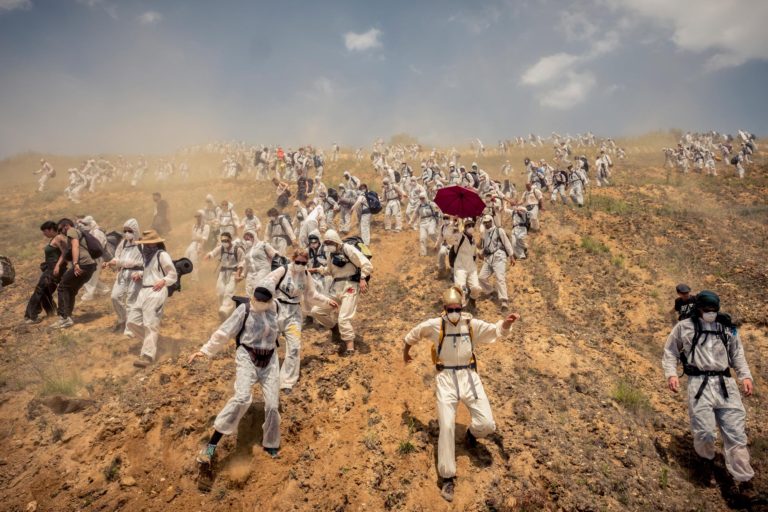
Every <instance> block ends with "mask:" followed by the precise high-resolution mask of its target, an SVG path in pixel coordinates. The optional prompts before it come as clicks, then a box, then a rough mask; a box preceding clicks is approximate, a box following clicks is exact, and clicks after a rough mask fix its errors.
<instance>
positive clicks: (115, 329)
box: [112, 322, 125, 332]
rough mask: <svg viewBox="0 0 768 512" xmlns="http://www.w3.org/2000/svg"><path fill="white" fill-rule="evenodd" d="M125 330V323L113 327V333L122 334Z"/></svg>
mask: <svg viewBox="0 0 768 512" xmlns="http://www.w3.org/2000/svg"><path fill="white" fill-rule="evenodd" d="M124 330H125V324H124V323H123V322H117V323H116V324H115V325H113V326H112V332H122V331H124Z"/></svg>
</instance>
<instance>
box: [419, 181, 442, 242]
mask: <svg viewBox="0 0 768 512" xmlns="http://www.w3.org/2000/svg"><path fill="white" fill-rule="evenodd" d="M416 215H417V217H418V219H419V255H420V256H426V255H427V241H428V240H429V239H431V240H432V241H433V243H434V241H435V240H436V239H437V219H438V218H439V215H440V209H439V208H438V207H437V205H436V204H435V203H434V202H432V201H429V200H428V199H427V193H426V192H421V193H420V194H419V206H418V208H417V209H416Z"/></svg>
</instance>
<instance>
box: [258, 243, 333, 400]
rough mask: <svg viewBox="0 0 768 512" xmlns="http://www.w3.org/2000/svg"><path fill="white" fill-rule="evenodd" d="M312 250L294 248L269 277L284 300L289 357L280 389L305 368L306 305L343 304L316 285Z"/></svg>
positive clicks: (282, 322)
mask: <svg viewBox="0 0 768 512" xmlns="http://www.w3.org/2000/svg"><path fill="white" fill-rule="evenodd" d="M308 263H309V253H308V252H307V251H306V250H305V249H296V250H294V251H293V258H292V261H291V263H288V264H287V265H281V266H279V267H278V268H277V269H275V270H273V271H272V272H270V273H269V274H268V275H267V276H266V277H265V278H264V280H265V281H269V282H270V283H274V289H275V299H276V300H277V302H278V303H279V304H280V312H279V313H278V316H277V325H278V330H279V331H280V334H282V335H283V337H284V338H285V358H284V359H283V364H282V365H281V367H280V391H283V392H285V393H290V392H291V390H292V389H293V386H295V385H296V383H297V382H298V381H299V373H300V369H301V327H302V324H303V319H302V309H304V310H306V309H310V308H312V307H313V306H327V307H329V308H331V309H336V308H338V307H339V305H338V303H337V302H336V301H334V300H332V299H330V298H328V297H326V296H325V295H323V294H322V293H320V292H318V290H317V288H316V287H315V281H314V280H313V279H312V277H310V274H309V272H307V264H308Z"/></svg>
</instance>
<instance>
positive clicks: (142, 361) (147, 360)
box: [133, 354, 155, 368]
mask: <svg viewBox="0 0 768 512" xmlns="http://www.w3.org/2000/svg"><path fill="white" fill-rule="evenodd" d="M154 362H155V361H154V359H152V358H151V357H149V356H147V355H144V354H141V356H139V358H138V359H137V360H135V361H134V362H133V366H135V367H136V368H146V367H147V366H149V365H151V364H152V363H154Z"/></svg>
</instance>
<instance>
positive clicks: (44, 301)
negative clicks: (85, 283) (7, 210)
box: [24, 220, 67, 324]
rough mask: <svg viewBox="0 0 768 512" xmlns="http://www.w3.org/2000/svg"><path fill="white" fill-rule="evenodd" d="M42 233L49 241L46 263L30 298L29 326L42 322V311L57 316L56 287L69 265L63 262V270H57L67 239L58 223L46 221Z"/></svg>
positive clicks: (42, 264)
mask: <svg viewBox="0 0 768 512" xmlns="http://www.w3.org/2000/svg"><path fill="white" fill-rule="evenodd" d="M40 231H42V232H43V235H44V236H45V238H47V239H48V243H47V244H45V247H44V248H43V256H44V261H43V263H41V264H40V270H41V271H42V273H41V274H40V279H38V281H37V285H36V286H35V290H34V291H33V292H32V296H31V297H30V298H29V302H28V303H27V310H26V312H25V313H24V323H27V324H36V323H38V322H40V321H42V319H41V318H38V315H39V314H40V313H41V312H42V310H45V312H46V314H47V315H48V316H54V315H55V314H56V301H54V299H53V292H55V291H56V287H57V286H58V285H59V276H61V273H62V270H66V265H67V264H66V262H62V265H64V266H63V268H62V267H59V268H58V269H56V266H57V264H58V263H59V258H60V257H61V254H62V252H63V251H62V249H66V238H65V237H64V236H62V235H60V234H59V231H58V227H57V226H56V223H55V222H53V221H51V220H49V221H46V222H44V223H43V224H42V225H41V226H40ZM54 269H56V274H57V275H56V276H54Z"/></svg>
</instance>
